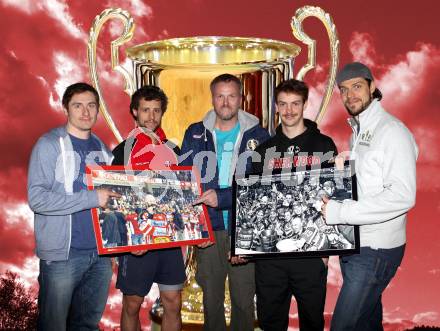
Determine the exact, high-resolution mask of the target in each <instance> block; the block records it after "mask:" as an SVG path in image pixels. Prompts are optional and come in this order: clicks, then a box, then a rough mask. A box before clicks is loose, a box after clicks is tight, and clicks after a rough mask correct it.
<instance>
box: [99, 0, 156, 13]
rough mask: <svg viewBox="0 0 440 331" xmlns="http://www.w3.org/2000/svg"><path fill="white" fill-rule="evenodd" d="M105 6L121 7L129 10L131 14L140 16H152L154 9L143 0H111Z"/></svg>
mask: <svg viewBox="0 0 440 331" xmlns="http://www.w3.org/2000/svg"><path fill="white" fill-rule="evenodd" d="M105 7H108V8H110V7H113V8H116V7H119V8H122V9H124V10H127V11H128V12H129V13H130V15H132V16H138V17H152V16H153V10H152V8H151V7H150V6H148V5H147V4H145V3H143V2H142V1H141V0H117V1H116V0H109V1H107V3H106V4H105Z"/></svg>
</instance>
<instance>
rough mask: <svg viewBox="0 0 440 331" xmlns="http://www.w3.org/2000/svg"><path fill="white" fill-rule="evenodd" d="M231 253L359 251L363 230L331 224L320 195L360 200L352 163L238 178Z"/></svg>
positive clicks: (273, 254) (254, 255) (270, 255)
mask: <svg viewBox="0 0 440 331" xmlns="http://www.w3.org/2000/svg"><path fill="white" fill-rule="evenodd" d="M233 195H234V196H233V199H234V206H233V221H232V226H231V231H232V232H231V254H232V255H233V256H237V255H238V256H242V257H245V258H248V259H255V258H273V257H295V256H297V257H301V256H304V257H305V256H322V257H324V256H329V255H343V254H353V253H359V247H360V245H359V227H358V226H351V225H334V226H329V225H327V224H326V223H325V221H324V219H323V218H322V215H321V206H322V196H324V195H326V196H328V197H329V198H330V199H334V200H338V201H343V200H345V199H354V200H357V190H356V177H355V174H354V163H353V162H348V161H346V162H345V164H344V166H343V168H342V167H341V169H339V170H336V169H335V167H334V166H333V165H332V166H324V165H323V166H322V167H321V168H320V169H309V170H304V169H302V170H297V171H292V172H290V171H289V172H287V173H286V172H277V173H272V174H268V175H266V174H252V175H249V176H246V178H240V179H237V178H235V179H234V183H233Z"/></svg>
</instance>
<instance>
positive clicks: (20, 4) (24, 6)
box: [1, 0, 36, 14]
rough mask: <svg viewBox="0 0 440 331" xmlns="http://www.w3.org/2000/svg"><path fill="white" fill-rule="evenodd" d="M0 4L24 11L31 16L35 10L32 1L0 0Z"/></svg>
mask: <svg viewBox="0 0 440 331" xmlns="http://www.w3.org/2000/svg"><path fill="white" fill-rule="evenodd" d="M1 3H2V4H3V5H5V6H10V7H14V8H17V9H19V10H21V11H24V12H25V13H26V14H32V12H33V11H34V10H35V9H36V6H35V2H34V1H32V0H1Z"/></svg>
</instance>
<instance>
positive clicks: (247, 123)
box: [203, 109, 259, 133]
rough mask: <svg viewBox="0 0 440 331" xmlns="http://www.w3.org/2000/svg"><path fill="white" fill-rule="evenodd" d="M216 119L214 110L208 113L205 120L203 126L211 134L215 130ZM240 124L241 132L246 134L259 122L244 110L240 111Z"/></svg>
mask: <svg viewBox="0 0 440 331" xmlns="http://www.w3.org/2000/svg"><path fill="white" fill-rule="evenodd" d="M215 118H216V114H215V111H214V110H213V109H211V110H210V111H208V113H207V114H206V115H205V117H204V118H203V126H204V127H205V128H206V129H207V130H209V131H211V133H212V132H213V131H214V129H215ZM238 123H240V132H245V131H247V130H249V129H250V128H253V127H254V126H256V125H257V124H258V123H259V120H258V118H257V117H256V116H254V115H252V114H249V113H247V112H245V111H244V110H241V109H240V110H239V111H238Z"/></svg>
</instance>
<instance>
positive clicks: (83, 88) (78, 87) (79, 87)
mask: <svg viewBox="0 0 440 331" xmlns="http://www.w3.org/2000/svg"><path fill="white" fill-rule="evenodd" d="M84 92H92V93H93V95H94V96H95V99H96V103H97V105H98V107H99V94H98V92H97V91H96V90H95V88H94V87H93V86H92V85H90V84H87V83H82V82H80V83H75V84H72V85H69V86H68V87H67V88H66V91H65V92H64V94H63V99H62V103H63V107H64V108H66V109H68V107H69V102H70V100H71V99H72V97H73V96H74V95H75V94H79V93H84Z"/></svg>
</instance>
